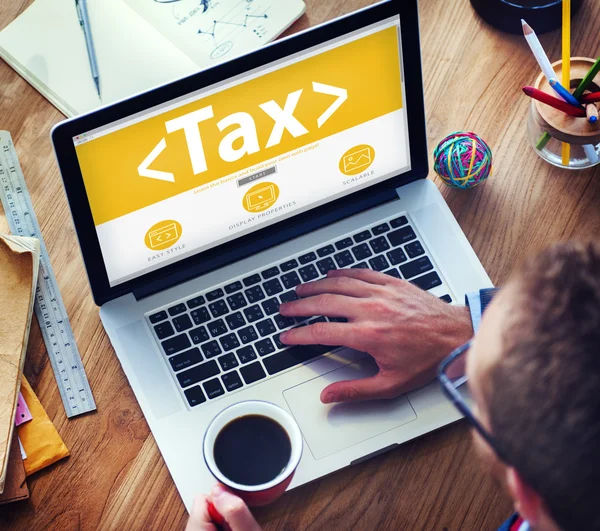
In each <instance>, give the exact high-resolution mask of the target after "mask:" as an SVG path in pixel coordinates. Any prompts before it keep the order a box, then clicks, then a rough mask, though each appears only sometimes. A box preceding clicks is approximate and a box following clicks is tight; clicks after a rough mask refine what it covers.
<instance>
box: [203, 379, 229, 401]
mask: <svg viewBox="0 0 600 531" xmlns="http://www.w3.org/2000/svg"><path fill="white" fill-rule="evenodd" d="M202 387H204V392H205V393H206V396H207V397H208V398H209V399H212V398H217V397H218V396H221V395H224V394H225V390H224V389H223V386H222V385H221V382H220V381H219V379H218V378H215V379H214V380H209V381H208V382H204V383H203V384H202Z"/></svg>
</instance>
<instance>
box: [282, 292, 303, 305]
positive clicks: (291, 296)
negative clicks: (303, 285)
mask: <svg viewBox="0 0 600 531" xmlns="http://www.w3.org/2000/svg"><path fill="white" fill-rule="evenodd" d="M279 299H280V300H281V302H292V301H297V300H299V299H300V297H298V295H297V294H296V292H295V291H294V290H292V291H288V292H286V293H284V294H283V295H279Z"/></svg>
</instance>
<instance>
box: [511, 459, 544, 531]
mask: <svg viewBox="0 0 600 531" xmlns="http://www.w3.org/2000/svg"><path fill="white" fill-rule="evenodd" d="M506 485H507V487H508V492H509V493H510V495H511V497H512V499H513V502H514V504H515V510H516V511H517V512H518V513H519V514H520V515H521V517H522V518H523V519H524V520H527V521H528V522H529V524H530V525H531V526H533V527H535V526H537V525H538V524H539V522H540V519H541V518H542V513H543V508H544V502H543V501H542V498H540V496H539V495H538V493H537V492H535V491H534V490H533V489H532V488H531V487H530V486H529V485H528V484H527V483H525V481H523V478H521V476H520V475H519V473H518V472H517V471H516V470H515V469H514V468H513V467H507V469H506Z"/></svg>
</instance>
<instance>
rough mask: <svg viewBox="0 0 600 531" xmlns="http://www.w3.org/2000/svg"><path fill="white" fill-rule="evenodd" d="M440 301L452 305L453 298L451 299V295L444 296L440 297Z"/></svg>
mask: <svg viewBox="0 0 600 531" xmlns="http://www.w3.org/2000/svg"><path fill="white" fill-rule="evenodd" d="M440 300H443V301H444V302H447V303H448V304H450V303H451V302H452V297H450V295H442V296H441V297H440Z"/></svg>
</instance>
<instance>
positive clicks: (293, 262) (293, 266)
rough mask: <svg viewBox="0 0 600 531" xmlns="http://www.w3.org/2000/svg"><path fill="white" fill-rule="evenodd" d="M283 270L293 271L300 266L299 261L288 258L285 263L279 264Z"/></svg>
mask: <svg viewBox="0 0 600 531" xmlns="http://www.w3.org/2000/svg"><path fill="white" fill-rule="evenodd" d="M279 267H281V270H282V271H283V272H284V273H285V272H286V271H291V270H292V269H296V268H297V267H298V262H296V260H294V259H292V260H288V261H287V262H283V264H279Z"/></svg>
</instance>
